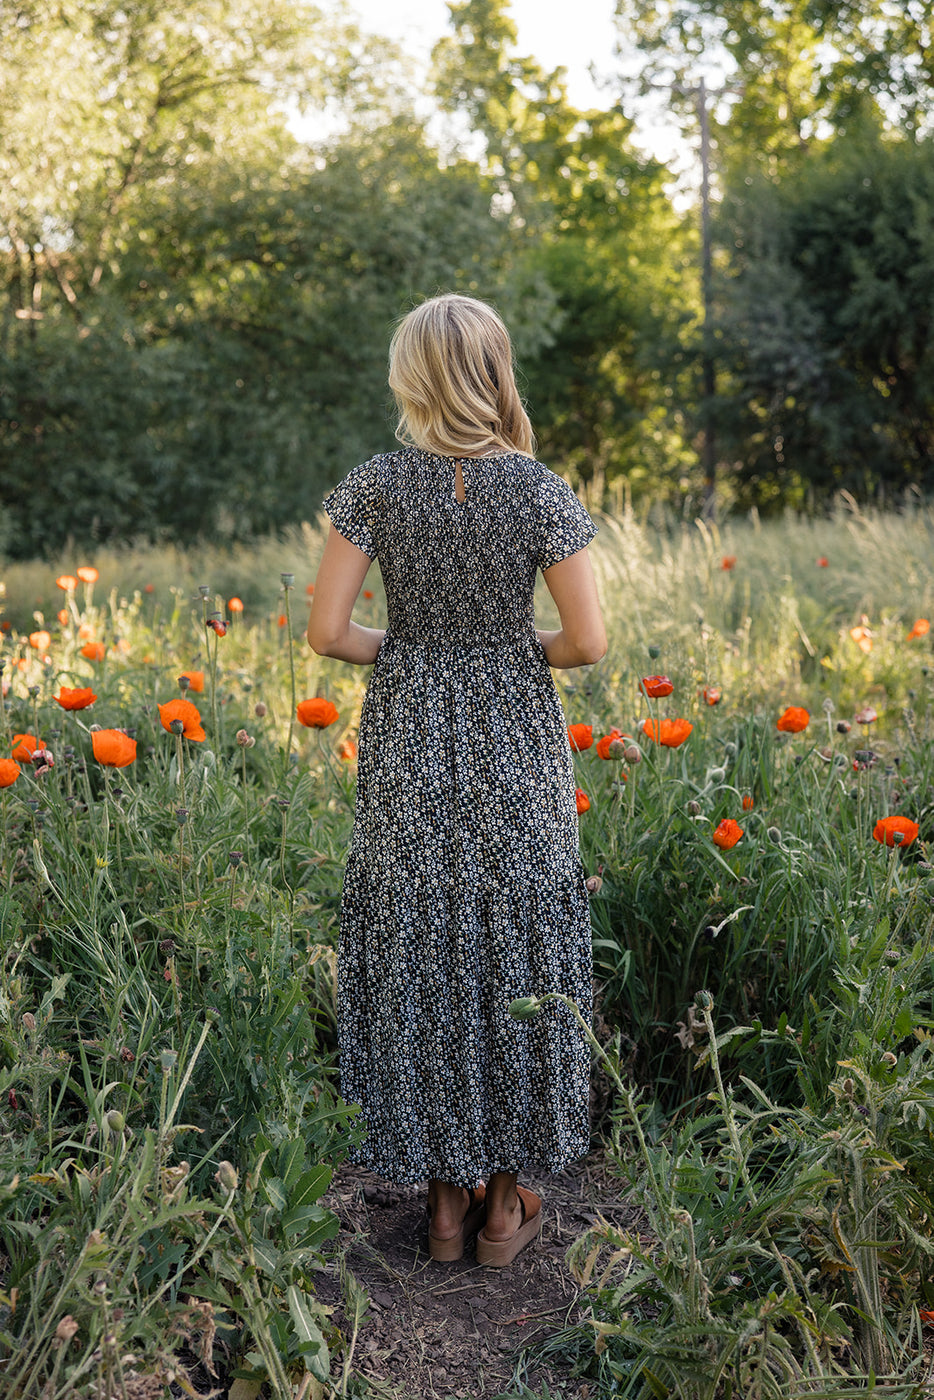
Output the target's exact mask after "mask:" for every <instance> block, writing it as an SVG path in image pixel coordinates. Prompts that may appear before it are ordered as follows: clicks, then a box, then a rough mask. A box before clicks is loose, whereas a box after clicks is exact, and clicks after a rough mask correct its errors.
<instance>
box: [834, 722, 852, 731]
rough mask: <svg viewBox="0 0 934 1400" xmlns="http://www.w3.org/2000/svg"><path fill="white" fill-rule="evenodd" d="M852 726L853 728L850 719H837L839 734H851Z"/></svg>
mask: <svg viewBox="0 0 934 1400" xmlns="http://www.w3.org/2000/svg"><path fill="white" fill-rule="evenodd" d="M851 728H852V725H851V724H850V721H849V720H848V719H838V720H837V733H838V734H849V732H850V730H851Z"/></svg>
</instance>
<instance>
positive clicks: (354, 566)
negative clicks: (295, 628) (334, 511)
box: [308, 525, 385, 666]
mask: <svg viewBox="0 0 934 1400" xmlns="http://www.w3.org/2000/svg"><path fill="white" fill-rule="evenodd" d="M371 562H372V561H371V559H370V556H369V555H368V554H364V552H363V550H362V549H358V548H357V546H356V545H355V544H351V543H350V540H348V539H345V538H344V536H343V535H342V534H340V533H339V532H338V531H337V530H335V528H334V526H333V525H332V526H331V528H330V530H329V531H328V538H327V542H326V544H325V546H324V553H323V554H322V556H321V563H320V564H319V565H318V576H317V578H316V579H315V592H314V597H313V598H312V601H311V616H310V617H309V619H308V644H309V646H310V647H311V648H312V650H313V651H316V652H317V653H318V655H319V656H334V657H336V658H337V659H338V661H354V662H356V663H357V664H358V665H361V666H369V665H370V664H371V663H372V662H374V661H375V660H376V653H377V652H378V651H379V648H380V643H381V642H382V640H383V636H384V635H385V634H384V632H383V630H382V629H381V628H378V627H361V626H359V624H358V623H356V622H352V621H351V613H352V612H353V606H354V603H355V602H356V601H357V594H358V593H359V592H360V589H361V588H362V587H363V580H364V579H365V578H366V574H367V569H369V567H370V564H371Z"/></svg>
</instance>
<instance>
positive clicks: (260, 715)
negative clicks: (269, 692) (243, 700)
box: [253, 700, 267, 719]
mask: <svg viewBox="0 0 934 1400" xmlns="http://www.w3.org/2000/svg"><path fill="white" fill-rule="evenodd" d="M253 713H254V715H255V716H256V718H257V719H264V718H265V717H266V713H267V712H266V706H265V705H264V704H263V702H262V700H257V702H256V704H255V705H254V706H253Z"/></svg>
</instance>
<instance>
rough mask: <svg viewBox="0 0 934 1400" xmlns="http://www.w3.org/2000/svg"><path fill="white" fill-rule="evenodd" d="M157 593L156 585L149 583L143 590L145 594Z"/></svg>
mask: <svg viewBox="0 0 934 1400" xmlns="http://www.w3.org/2000/svg"><path fill="white" fill-rule="evenodd" d="M155 591H156V585H155V584H154V583H147V584H146V586H145V588H144V589H143V592H144V593H155Z"/></svg>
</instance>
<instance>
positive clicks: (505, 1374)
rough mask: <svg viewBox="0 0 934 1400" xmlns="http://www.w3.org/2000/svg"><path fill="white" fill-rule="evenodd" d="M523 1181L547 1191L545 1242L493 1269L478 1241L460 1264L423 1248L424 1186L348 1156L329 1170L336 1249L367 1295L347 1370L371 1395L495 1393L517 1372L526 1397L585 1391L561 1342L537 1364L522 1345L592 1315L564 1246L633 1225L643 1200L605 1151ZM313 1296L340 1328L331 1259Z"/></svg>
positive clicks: (474, 1397)
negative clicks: (478, 1251)
mask: <svg viewBox="0 0 934 1400" xmlns="http://www.w3.org/2000/svg"><path fill="white" fill-rule="evenodd" d="M523 1184H524V1185H527V1186H530V1187H531V1188H532V1189H533V1190H535V1191H537V1192H538V1193H539V1194H540V1195H541V1196H542V1199H543V1208H542V1210H543V1227H542V1237H541V1241H540V1242H539V1243H538V1244H532V1245H530V1246H529V1247H528V1248H526V1249H525V1250H523V1252H522V1253H521V1254H519V1255H518V1257H517V1258H516V1260H515V1261H514V1262H513V1263H512V1264H511V1265H510V1266H509V1267H508V1268H505V1269H493V1268H487V1267H483V1266H481V1265H478V1264H477V1262H476V1259H475V1257H474V1245H473V1241H470V1242H469V1243H468V1245H467V1249H466V1251H465V1253H464V1257H463V1259H461V1260H459V1261H458V1262H457V1263H451V1264H442V1263H437V1262H436V1261H435V1260H433V1259H431V1258H430V1256H429V1254H428V1224H427V1216H426V1194H425V1188H424V1187H421V1188H419V1187H414V1186H393V1185H390V1184H388V1183H386V1182H384V1181H381V1180H380V1179H379V1178H378V1177H375V1176H373V1175H372V1174H371V1173H369V1172H366V1171H362V1170H361V1169H359V1168H355V1167H351V1166H346V1165H345V1166H344V1167H342V1168H341V1169H340V1170H339V1171H338V1172H337V1173H336V1175H335V1178H334V1181H333V1183H332V1186H331V1190H330V1192H329V1193H328V1196H327V1197H326V1198H325V1199H324V1201H323V1202H322V1203H323V1204H326V1205H328V1206H330V1208H331V1209H332V1210H333V1211H335V1213H336V1214H337V1215H338V1216H339V1218H340V1221H341V1227H342V1230H341V1236H340V1237H339V1240H338V1242H337V1243H338V1246H339V1251H340V1253H341V1254H342V1255H343V1258H344V1261H345V1267H346V1268H348V1269H349V1270H350V1272H351V1273H352V1274H353V1276H354V1278H355V1279H356V1280H357V1282H358V1283H359V1284H360V1285H361V1287H362V1288H363V1289H364V1290H365V1291H366V1294H367V1295H368V1298H369V1307H368V1309H367V1313H366V1317H365V1320H364V1322H363V1325H362V1327H361V1329H360V1333H359V1336H358V1338H357V1342H356V1348H355V1351H354V1357H353V1370H354V1372H355V1373H357V1374H359V1375H361V1376H363V1377H365V1378H366V1380H367V1381H368V1382H369V1384H370V1387H371V1393H372V1394H374V1395H378V1396H386V1397H387V1398H388V1397H392V1400H495V1397H499V1396H502V1395H503V1393H504V1392H506V1391H508V1390H509V1389H510V1387H511V1386H512V1387H513V1391H514V1393H522V1392H521V1391H520V1392H516V1391H515V1378H516V1377H518V1378H519V1379H520V1380H521V1381H522V1383H523V1384H524V1385H525V1386H526V1387H528V1390H527V1391H525V1392H524V1393H525V1394H526V1395H527V1394H528V1393H529V1391H531V1392H532V1393H533V1394H535V1395H539V1394H541V1393H545V1394H547V1395H549V1396H550V1397H554V1400H557V1397H561V1400H587V1396H588V1394H590V1393H592V1386H590V1385H588V1383H587V1381H586V1380H582V1379H580V1378H577V1379H575V1378H573V1377H572V1376H571V1375H570V1374H569V1366H568V1363H566V1362H565V1363H564V1365H563V1366H562V1361H561V1357H560V1354H559V1353H558V1352H556V1351H552V1352H549V1353H548V1355H547V1356H546V1357H545V1358H544V1359H541V1360H539V1361H538V1362H536V1361H534V1359H533V1360H532V1361H531V1362H529V1361H528V1359H526V1358H523V1355H522V1354H523V1352H525V1351H526V1350H528V1349H529V1348H533V1349H534V1348H535V1347H536V1346H540V1345H541V1343H542V1342H543V1341H544V1340H545V1339H546V1338H547V1337H549V1336H550V1335H553V1334H554V1333H556V1332H558V1331H559V1330H560V1329H561V1328H562V1327H564V1326H565V1325H566V1324H568V1323H569V1322H572V1321H574V1320H577V1319H580V1318H582V1317H585V1316H586V1314H587V1301H586V1299H585V1298H584V1297H583V1296H582V1295H581V1293H580V1290H579V1288H578V1286H577V1284H576V1282H575V1280H574V1278H573V1277H572V1275H571V1273H570V1270H569V1269H568V1266H567V1264H566V1262H565V1256H566V1254H567V1251H568V1249H569V1247H570V1246H571V1245H572V1244H573V1243H574V1241H575V1240H576V1239H578V1238H579V1237H580V1236H581V1235H582V1234H583V1233H584V1232H585V1230H587V1229H588V1227H589V1226H591V1225H593V1224H594V1223H595V1222H596V1221H597V1220H598V1218H602V1219H604V1220H607V1221H611V1222H612V1223H614V1224H617V1225H620V1226H623V1227H632V1226H634V1225H635V1224H636V1223H637V1219H638V1210H637V1209H636V1208H635V1207H634V1206H633V1205H632V1203H631V1202H629V1201H627V1199H626V1196H625V1193H624V1190H623V1183H621V1182H620V1181H619V1180H618V1179H614V1178H613V1177H612V1176H610V1175H609V1173H608V1172H607V1171H606V1169H605V1166H604V1162H603V1158H602V1155H595V1156H592V1157H588V1158H586V1159H585V1160H584V1161H583V1162H580V1163H577V1164H575V1166H574V1167H571V1168H569V1169H567V1170H566V1171H564V1172H561V1173H560V1174H558V1175H555V1176H548V1177H542V1178H535V1177H534V1176H524V1177H523ZM318 1296H319V1299H320V1301H321V1302H323V1303H325V1304H326V1305H331V1306H333V1307H334V1320H335V1322H336V1323H337V1325H338V1326H339V1327H340V1328H341V1330H344V1329H345V1328H346V1326H347V1318H346V1317H345V1315H344V1312H343V1308H342V1302H341V1285H340V1277H339V1267H338V1260H337V1258H336V1257H335V1260H334V1264H333V1267H332V1269H331V1270H330V1271H329V1272H328V1273H327V1274H326V1275H325V1276H324V1277H323V1278H322V1280H321V1285H320V1288H319V1290H318ZM546 1386H547V1390H545V1389H544V1387H546Z"/></svg>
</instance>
